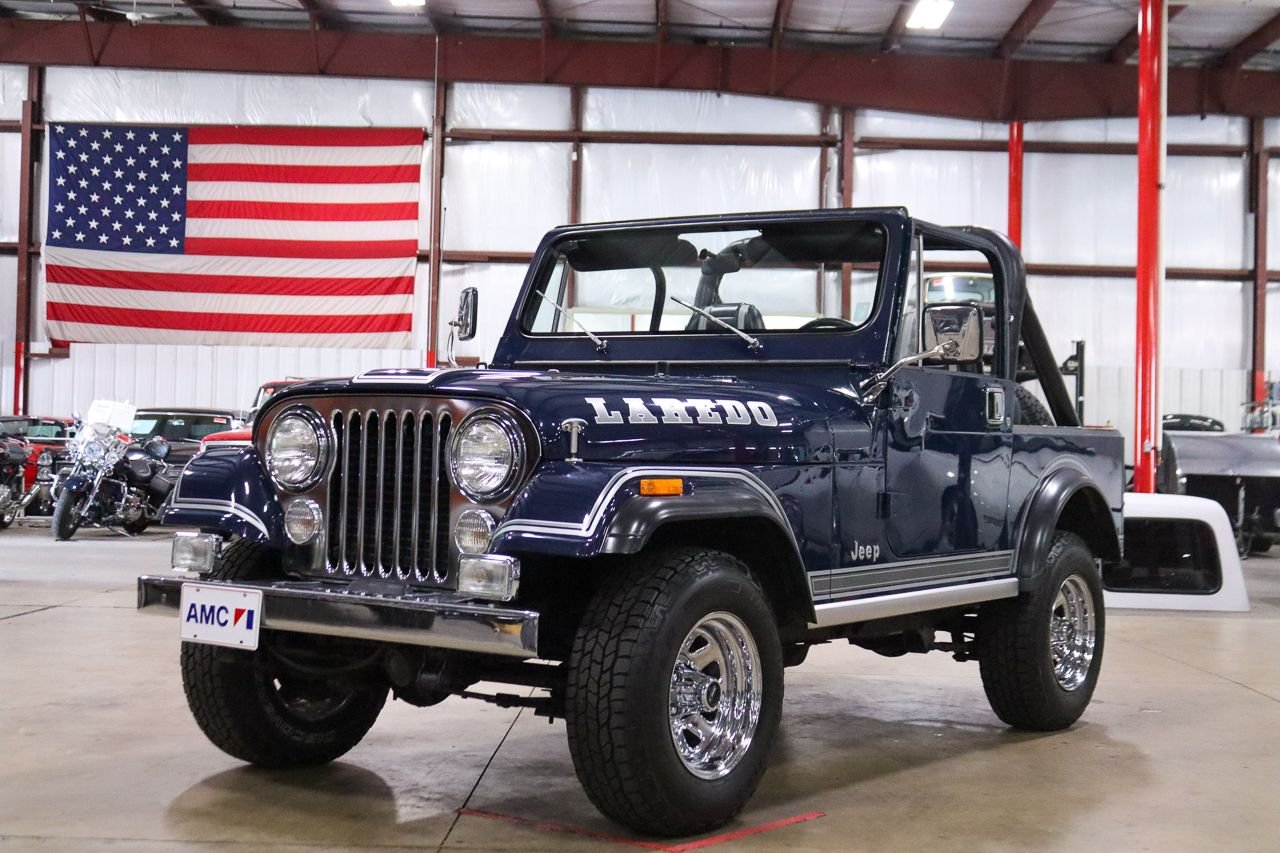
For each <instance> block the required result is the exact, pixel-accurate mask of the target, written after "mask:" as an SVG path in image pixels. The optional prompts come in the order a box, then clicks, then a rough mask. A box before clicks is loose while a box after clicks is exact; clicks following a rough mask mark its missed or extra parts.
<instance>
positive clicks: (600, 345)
mask: <svg viewBox="0 0 1280 853" xmlns="http://www.w3.org/2000/svg"><path fill="white" fill-rule="evenodd" d="M534 293H536V294H538V296H539V297H540V298H541V299H542V301H543V302H545V303H547V304H548V305H550V306H551V307H552V308H554V309H556V310H557V311H559V312H560V313H561V314H563V315H564V316H566V317H568V318H569V322H571V323H573V325H575V326H577V327H578V328H579V329H581V330H582V333H583V334H585V335H586V336H587V337H588V338H591V342H592V343H593V344H595V345H596V352H600V353H605V352H608V351H609V342H608V341H606V340H605V339H604V338H598V337H596V336H595V335H593V334H592V333H591V330H590V329H588V328H587V327H586V326H584V325H582V324H581V323H579V322H578V318H577V317H575V316H573V315H572V314H570V313H569V312H568V311H566V310H565V309H563V308H561V307H560V306H559V305H558V304H556V302H555V300H554V299H548V298H547V294H545V293H543V292H542V291H540V290H535V291H534Z"/></svg>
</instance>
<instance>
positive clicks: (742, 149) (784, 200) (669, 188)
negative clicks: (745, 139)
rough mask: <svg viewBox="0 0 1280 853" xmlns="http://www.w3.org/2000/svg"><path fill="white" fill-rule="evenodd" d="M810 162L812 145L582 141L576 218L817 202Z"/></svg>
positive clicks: (722, 210) (785, 206)
mask: <svg viewBox="0 0 1280 853" xmlns="http://www.w3.org/2000/svg"><path fill="white" fill-rule="evenodd" d="M818 161H819V155H818V151H817V149H814V148H761V147H752V146H738V145H679V146H677V145H622V144H618V145H615V144H592V145H585V146H583V158H582V195H583V198H582V218H583V220H584V221H586V222H592V221H609V220H615V219H634V218H636V217H643V216H676V215H680V214H691V215H692V214H699V213H732V212H738V211H749V210H792V209H797V208H811V207H817V205H818Z"/></svg>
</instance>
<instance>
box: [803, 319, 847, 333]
mask: <svg viewBox="0 0 1280 853" xmlns="http://www.w3.org/2000/svg"><path fill="white" fill-rule="evenodd" d="M857 327H858V326H857V324H856V323H850V322H849V321H848V320H845V319H844V318H842V317H817V318H815V319H813V320H810V321H809V322H807V323H805V324H804V325H803V326H801V327H800V329H799V331H801V332H803V331H805V330H806V329H856V328H857Z"/></svg>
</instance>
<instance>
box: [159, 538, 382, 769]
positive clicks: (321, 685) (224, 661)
mask: <svg viewBox="0 0 1280 853" xmlns="http://www.w3.org/2000/svg"><path fill="white" fill-rule="evenodd" d="M276 571H277V570H276V567H275V566H274V565H273V561H272V560H271V559H270V558H269V556H268V554H267V552H266V551H264V550H263V549H262V548H261V547H259V546H257V545H254V544H253V543H250V542H247V541H245V540H243V539H241V540H236V541H235V542H233V543H231V545H230V546H229V547H228V548H227V549H226V550H225V551H224V552H223V554H222V556H221V557H220V559H219V564H218V568H217V569H216V570H215V571H214V572H213V574H212V575H211V576H210V577H211V578H213V579H216V580H251V579H262V578H270V577H273V576H275V574H276ZM263 639H264V640H266V634H265V632H264V635H263ZM271 663H272V661H271V658H270V657H269V655H268V653H267V652H266V650H265V649H263V648H259V649H258V651H256V652H251V653H250V652H241V651H237V650H226V649H220V648H218V647H215V646H208V645H203V644H199V643H183V644H182V657H181V665H182V686H183V690H184V691H185V692H186V694H187V705H188V706H190V708H191V713H192V715H193V716H194V717H195V720H196V724H197V725H199V726H200V730H201V731H203V732H204V734H205V737H207V738H209V740H210V742H212V743H213V745H214V746H216V747H218V748H219V749H221V750H222V751H223V752H225V753H227V754H228V755H230V756H232V757H234V758H239V759H240V760H242V761H247V762H249V763H250V764H256V765H258V766H259V767H276V768H283V767H308V766H313V765H317V764H325V763H328V762H330V761H333V760H334V759H335V758H338V757H339V756H341V755H343V754H345V753H346V752H347V751H349V750H350V749H351V748H352V747H354V746H355V745H356V744H358V743H359V742H360V741H361V740H362V739H363V738H364V736H365V734H367V733H368V731H369V729H370V728H371V727H372V726H373V724H374V722H375V721H376V720H377V719H378V714H379V713H380V712H381V711H382V706H383V705H384V704H385V703H386V700H387V690H386V688H385V687H383V688H355V687H345V686H340V685H336V684H330V683H326V682H325V681H323V680H320V679H310V678H300V677H297V676H293V675H283V674H276V673H275V672H274V670H275V669H277V667H273V666H272V665H271Z"/></svg>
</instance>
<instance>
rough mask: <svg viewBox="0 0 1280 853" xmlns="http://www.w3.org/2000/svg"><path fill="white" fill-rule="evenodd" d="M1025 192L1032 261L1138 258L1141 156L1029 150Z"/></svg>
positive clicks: (1027, 251)
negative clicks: (1068, 153)
mask: <svg viewBox="0 0 1280 853" xmlns="http://www.w3.org/2000/svg"><path fill="white" fill-rule="evenodd" d="M1023 193H1024V196H1023V197H1024V201H1023V206H1024V211H1025V212H1024V214H1023V254H1025V255H1026V257H1027V260H1029V261H1037V262H1040V263H1061V264H1133V263H1134V257H1135V248H1134V247H1135V246H1136V245H1137V230H1138V227H1137V219H1138V202H1137V198H1138V161H1137V158H1135V157H1118V156H1103V155H1079V154H1071V155H1063V154H1028V155H1027V156H1026V171H1025V177H1024V183H1023Z"/></svg>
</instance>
